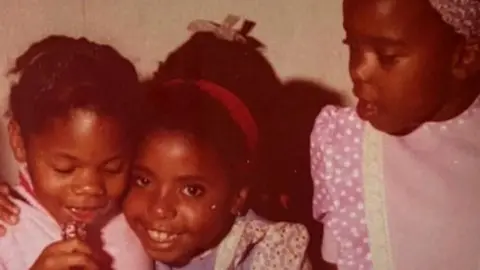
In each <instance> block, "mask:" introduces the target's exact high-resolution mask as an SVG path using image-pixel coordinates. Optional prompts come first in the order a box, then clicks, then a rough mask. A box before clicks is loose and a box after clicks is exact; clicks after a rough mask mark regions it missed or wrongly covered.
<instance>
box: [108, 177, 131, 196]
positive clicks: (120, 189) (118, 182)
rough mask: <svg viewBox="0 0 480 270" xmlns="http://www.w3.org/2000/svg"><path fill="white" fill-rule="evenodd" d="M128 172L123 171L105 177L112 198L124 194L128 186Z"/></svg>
mask: <svg viewBox="0 0 480 270" xmlns="http://www.w3.org/2000/svg"><path fill="white" fill-rule="evenodd" d="M127 181H128V174H127V173H122V174H118V175H111V176H107V177H106V178H105V189H106V191H107V194H108V196H109V197H110V198H113V199H116V198H119V197H120V196H122V195H123V194H124V192H125V190H126V188H127Z"/></svg>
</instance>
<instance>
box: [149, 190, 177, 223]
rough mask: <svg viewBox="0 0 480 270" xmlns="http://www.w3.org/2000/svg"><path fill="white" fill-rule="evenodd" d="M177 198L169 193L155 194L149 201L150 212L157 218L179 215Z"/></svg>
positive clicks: (170, 217)
mask: <svg viewBox="0 0 480 270" xmlns="http://www.w3.org/2000/svg"><path fill="white" fill-rule="evenodd" d="M175 200H176V199H175V198H173V196H170V195H169V194H159V193H157V194H154V195H153V198H152V199H151V200H150V203H149V207H148V214H149V215H150V216H152V217H153V218H156V219H173V218H174V217H175V216H176V215H177V210H176V207H175V205H176V203H175Z"/></svg>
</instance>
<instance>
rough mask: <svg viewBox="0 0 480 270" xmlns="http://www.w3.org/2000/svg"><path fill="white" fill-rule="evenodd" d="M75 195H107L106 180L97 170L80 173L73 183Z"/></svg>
mask: <svg viewBox="0 0 480 270" xmlns="http://www.w3.org/2000/svg"><path fill="white" fill-rule="evenodd" d="M72 190H73V193H74V194H75V195H84V196H85V195H87V196H104V195H106V193H107V191H106V187H105V181H104V179H103V177H102V175H101V174H100V173H98V172H95V171H85V172H83V173H82V174H81V175H79V176H78V177H77V178H76V179H75V180H74V183H73V185H72Z"/></svg>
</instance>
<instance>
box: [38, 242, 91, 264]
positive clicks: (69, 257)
mask: <svg viewBox="0 0 480 270" xmlns="http://www.w3.org/2000/svg"><path fill="white" fill-rule="evenodd" d="M77 268H78V269H84V270H97V269H100V268H99V266H98V264H97V263H96V262H95V260H94V259H93V255H92V251H91V249H90V248H89V247H88V246H87V245H86V244H85V242H83V241H80V240H79V239H70V240H65V241H59V242H55V243H53V244H51V245H49V246H48V247H46V248H45V249H44V250H43V252H42V254H40V256H39V257H38V259H37V260H36V261H35V263H34V264H33V266H32V268H30V270H44V269H49V270H65V269H77Z"/></svg>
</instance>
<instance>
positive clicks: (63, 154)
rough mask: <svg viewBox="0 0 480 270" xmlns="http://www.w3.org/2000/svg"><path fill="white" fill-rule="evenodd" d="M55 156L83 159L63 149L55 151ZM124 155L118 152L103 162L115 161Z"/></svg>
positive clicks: (77, 160) (74, 159) (75, 159)
mask: <svg viewBox="0 0 480 270" xmlns="http://www.w3.org/2000/svg"><path fill="white" fill-rule="evenodd" d="M53 156H54V157H55V158H64V159H70V160H73V161H75V162H79V161H81V160H80V159H78V158H77V157H75V156H73V155H71V154H68V153H66V152H62V151H59V152H54V153H53ZM121 157H122V155H121V153H116V154H114V155H112V156H111V157H109V158H107V159H105V160H104V161H102V164H107V163H110V162H112V161H115V160H117V159H120V158H121Z"/></svg>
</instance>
